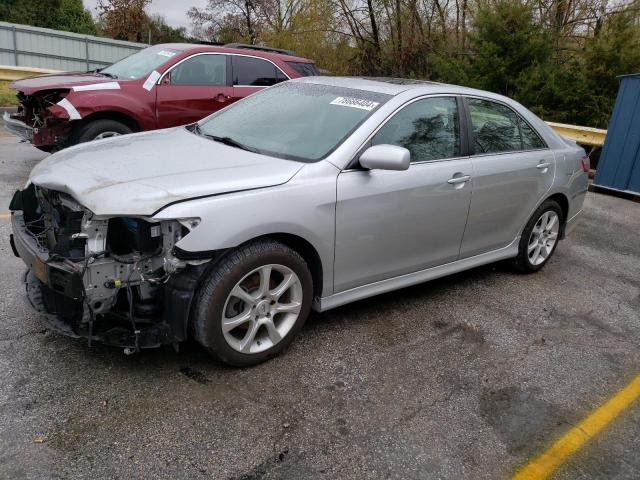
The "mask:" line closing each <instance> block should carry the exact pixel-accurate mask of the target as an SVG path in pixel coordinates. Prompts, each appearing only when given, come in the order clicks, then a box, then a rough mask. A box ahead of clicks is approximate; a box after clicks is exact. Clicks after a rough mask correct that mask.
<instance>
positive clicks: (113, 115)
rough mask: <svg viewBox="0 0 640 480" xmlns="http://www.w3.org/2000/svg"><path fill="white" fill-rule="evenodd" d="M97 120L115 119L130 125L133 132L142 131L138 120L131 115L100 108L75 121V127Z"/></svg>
mask: <svg viewBox="0 0 640 480" xmlns="http://www.w3.org/2000/svg"><path fill="white" fill-rule="evenodd" d="M95 120H115V121H117V122H120V123H122V124H124V125H126V126H127V127H129V128H130V129H131V130H132V131H133V132H140V131H142V127H141V126H140V124H139V123H138V121H137V120H136V119H135V118H133V117H132V116H131V115H127V114H126V113H123V112H119V111H116V110H100V111H97V112H93V113H91V114H89V115H87V116H86V117H83V118H82V120H78V121H76V122H74V125H73V127H74V128H78V127H82V126H84V125H88V124H89V123H91V122H93V121H95Z"/></svg>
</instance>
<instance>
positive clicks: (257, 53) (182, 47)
mask: <svg viewBox="0 0 640 480" xmlns="http://www.w3.org/2000/svg"><path fill="white" fill-rule="evenodd" d="M154 46H155V47H164V48H169V49H172V50H179V51H181V52H187V51H189V52H191V53H202V52H218V53H235V54H239V55H251V56H253V57H260V58H267V59H269V60H275V59H278V60H284V61H285V62H298V63H313V60H309V59H308V58H303V57H297V56H294V55H285V54H283V53H278V52H268V51H264V50H258V49H256V50H252V49H250V48H247V47H242V48H232V47H222V46H220V47H218V46H214V45H201V44H197V43H164V44H160V45H154Z"/></svg>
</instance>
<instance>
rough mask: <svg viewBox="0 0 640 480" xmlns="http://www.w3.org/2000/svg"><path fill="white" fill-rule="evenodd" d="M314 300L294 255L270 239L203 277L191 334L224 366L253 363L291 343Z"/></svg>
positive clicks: (254, 244) (252, 245)
mask: <svg viewBox="0 0 640 480" xmlns="http://www.w3.org/2000/svg"><path fill="white" fill-rule="evenodd" d="M312 297H313V282H312V278H311V274H310V273H309V268H308V267H307V264H306V262H305V261H304V259H303V258H302V257H301V256H300V255H299V254H298V253H297V252H295V251H294V250H292V249H290V248H289V247H287V246H285V245H283V244H281V243H279V242H276V241H273V240H268V239H264V240H259V241H256V242H252V243H249V244H247V245H245V246H243V247H240V248H239V249H238V250H236V251H234V252H232V253H231V254H230V255H228V256H227V257H226V258H225V259H224V260H223V261H222V262H221V263H220V264H219V265H217V266H216V268H215V269H214V270H213V271H212V272H210V273H209V275H208V277H207V278H206V279H205V281H204V283H203V285H202V287H201V288H200V289H199V291H198V294H197V297H196V305H195V309H194V317H193V320H192V324H193V334H194V337H195V338H196V340H197V341H198V342H199V343H200V344H201V345H203V346H204V347H205V348H206V349H207V350H208V351H209V352H210V353H212V354H213V355H214V356H216V357H218V358H219V359H220V360H222V361H223V362H225V363H228V364H229V365H233V366H239V367H244V366H249V365H255V364H257V363H260V362H263V361H265V360H267V359H268V358H270V357H272V356H274V355H276V354H277V353H279V352H280V351H282V350H283V349H284V348H285V347H286V346H287V345H288V344H289V343H291V341H292V340H293V338H294V337H295V336H296V334H297V333H298V332H299V331H300V329H301V328H302V326H303V324H304V322H305V321H306V319H307V316H308V315H309V310H310V309H311V300H312Z"/></svg>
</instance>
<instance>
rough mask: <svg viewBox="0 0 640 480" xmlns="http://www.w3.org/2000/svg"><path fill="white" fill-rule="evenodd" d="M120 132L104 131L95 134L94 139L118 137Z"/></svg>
mask: <svg viewBox="0 0 640 480" xmlns="http://www.w3.org/2000/svg"><path fill="white" fill-rule="evenodd" d="M118 136H120V134H119V133H118V132H102V133H100V134H98V135H96V136H95V138H94V140H102V139H103V138H111V137H118Z"/></svg>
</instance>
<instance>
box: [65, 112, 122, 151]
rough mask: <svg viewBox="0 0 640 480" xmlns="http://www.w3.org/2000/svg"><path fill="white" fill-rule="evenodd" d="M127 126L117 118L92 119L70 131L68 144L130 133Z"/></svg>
mask: <svg viewBox="0 0 640 480" xmlns="http://www.w3.org/2000/svg"><path fill="white" fill-rule="evenodd" d="M132 132H133V130H131V129H130V128H129V127H128V126H126V125H125V124H124V123H121V122H118V121H117V120H110V119H108V118H102V119H99V120H93V121H91V122H89V123H85V124H84V125H80V126H79V127H77V128H76V129H74V131H73V132H72V133H71V138H70V139H69V140H70V142H69V143H70V144H71V145H77V144H78V143H85V142H90V141H92V140H101V139H103V138H109V137H117V136H118V135H126V134H128V133H132Z"/></svg>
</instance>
